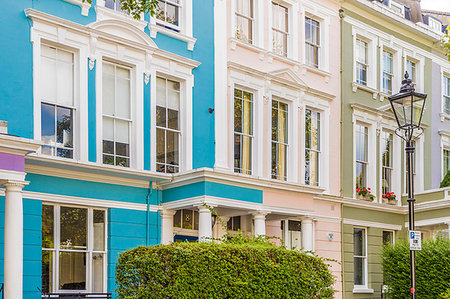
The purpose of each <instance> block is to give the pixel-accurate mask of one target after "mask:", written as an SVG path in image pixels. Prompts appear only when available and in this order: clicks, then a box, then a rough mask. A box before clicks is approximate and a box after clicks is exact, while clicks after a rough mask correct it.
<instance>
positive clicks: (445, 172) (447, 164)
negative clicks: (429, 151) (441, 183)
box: [442, 149, 450, 177]
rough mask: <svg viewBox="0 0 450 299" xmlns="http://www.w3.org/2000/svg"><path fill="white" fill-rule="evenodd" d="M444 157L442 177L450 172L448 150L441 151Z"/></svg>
mask: <svg viewBox="0 0 450 299" xmlns="http://www.w3.org/2000/svg"><path fill="white" fill-rule="evenodd" d="M442 156H443V157H444V161H443V166H444V167H443V169H444V175H443V177H444V176H445V175H446V174H447V172H448V171H449V170H450V150H448V149H444V150H443V155H442Z"/></svg>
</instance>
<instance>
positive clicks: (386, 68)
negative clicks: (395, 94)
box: [383, 51, 393, 94]
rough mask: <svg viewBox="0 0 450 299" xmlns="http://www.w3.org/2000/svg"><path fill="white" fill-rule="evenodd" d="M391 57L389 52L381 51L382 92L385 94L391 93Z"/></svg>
mask: <svg viewBox="0 0 450 299" xmlns="http://www.w3.org/2000/svg"><path fill="white" fill-rule="evenodd" d="M392 57H393V55H392V53H391V52H388V51H383V92H384V93H387V94H391V93H392V77H393V70H392V68H393V66H392V64H393V62H392Z"/></svg>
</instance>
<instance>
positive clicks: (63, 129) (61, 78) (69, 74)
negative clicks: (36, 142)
mask: <svg viewBox="0 0 450 299" xmlns="http://www.w3.org/2000/svg"><path fill="white" fill-rule="evenodd" d="M39 77H40V78H39V85H40V88H41V140H42V141H43V143H44V145H43V146H42V149H41V151H42V153H43V154H46V155H51V156H57V157H63V158H73V122H74V54H73V53H71V52H69V51H66V50H63V49H60V48H57V47H53V46H47V45H42V46H41V68H40V74H39Z"/></svg>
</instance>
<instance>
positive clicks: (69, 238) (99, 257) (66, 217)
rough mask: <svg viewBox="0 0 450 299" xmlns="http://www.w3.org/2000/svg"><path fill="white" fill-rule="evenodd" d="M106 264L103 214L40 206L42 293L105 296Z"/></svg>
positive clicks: (87, 209) (90, 210)
mask: <svg viewBox="0 0 450 299" xmlns="http://www.w3.org/2000/svg"><path fill="white" fill-rule="evenodd" d="M91 240H92V241H91ZM106 262H107V259H106V211H105V210H101V209H93V208H83V207H73V206H63V205H50V204H45V203H44V204H43V205H42V291H43V292H60V291H74V290H76V291H85V292H105V290H106V283H105V281H106V280H105V278H106V275H105V274H106V272H105V269H106Z"/></svg>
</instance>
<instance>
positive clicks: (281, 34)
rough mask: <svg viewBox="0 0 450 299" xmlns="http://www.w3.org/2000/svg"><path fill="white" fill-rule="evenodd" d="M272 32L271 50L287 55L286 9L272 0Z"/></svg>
mask: <svg viewBox="0 0 450 299" xmlns="http://www.w3.org/2000/svg"><path fill="white" fill-rule="evenodd" d="M272 20H273V21H272V24H273V27H272V33H273V38H272V42H273V52H274V53H276V54H278V55H282V56H287V48H288V34H289V33H288V28H289V20H288V9H287V8H286V7H284V6H282V5H280V4H279V3H276V2H272Z"/></svg>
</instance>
